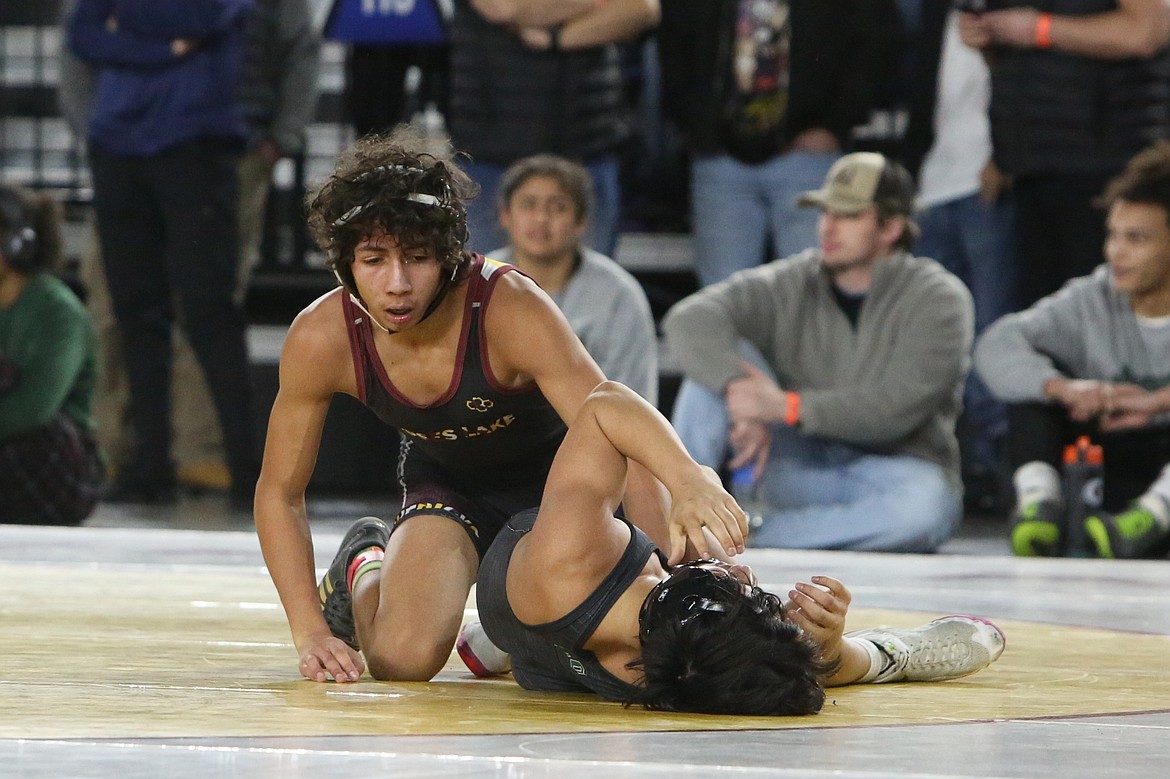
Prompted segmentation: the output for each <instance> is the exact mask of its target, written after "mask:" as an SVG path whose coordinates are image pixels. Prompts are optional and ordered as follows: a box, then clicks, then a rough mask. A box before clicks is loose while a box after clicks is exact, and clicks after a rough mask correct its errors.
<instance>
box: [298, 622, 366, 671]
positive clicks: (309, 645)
mask: <svg viewBox="0 0 1170 779" xmlns="http://www.w3.org/2000/svg"><path fill="white" fill-rule="evenodd" d="M299 651H300V653H301V675H302V676H304V677H305V678H306V679H309V680H310V681H314V682H327V681H329V680H330V679H332V680H333V681H335V682H356V681H357V680H358V679H360V678H361V676H362V674H363V673H365V670H366V663H365V661H364V660H362V656H361V655H360V654H358V653H357V652H355V651H353V650H352V649H350V648H349V646H347V645H346V643H345V642H344V641H342V640H341V639H340V638H337V637H336V636H333V635H332V634H329V633H326V634H325V635H317V636H313V637H311V638H310V639H309V640H308V641H307V642H306V643H305V645H304V646H303V647H300V648H299Z"/></svg>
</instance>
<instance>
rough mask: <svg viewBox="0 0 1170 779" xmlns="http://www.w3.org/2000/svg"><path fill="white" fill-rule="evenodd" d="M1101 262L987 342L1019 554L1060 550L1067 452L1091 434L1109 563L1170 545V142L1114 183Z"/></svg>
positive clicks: (990, 333) (1100, 545)
mask: <svg viewBox="0 0 1170 779" xmlns="http://www.w3.org/2000/svg"><path fill="white" fill-rule="evenodd" d="M1103 201H1104V203H1105V204H1107V206H1108V215H1107V220H1106V221H1107V238H1106V240H1105V260H1106V263H1105V265H1102V266H1100V267H1098V268H1097V269H1096V270H1094V271H1093V272H1092V273H1091V274H1090V275H1088V276H1083V277H1080V278H1076V279H1073V280H1071V281H1069V282H1068V283H1067V284H1065V286H1064V287H1063V288H1062V289H1061V290H1060V291H1058V292H1056V293H1055V294H1053V295H1050V296H1048V297H1046V298H1043V299H1041V300H1040V301H1038V302H1037V303H1036V304H1034V305H1033V306H1032V307H1031V308H1029V309H1027V310H1025V311H1021V312H1019V313H1016V314H1009V315H1008V316H1005V317H1003V318H1002V319H1000V320H998V321H997V322H996V323H995V324H993V325H992V326H991V327H990V328H988V330H987V331H986V332H985V333H984V334H983V336H981V337H980V339H979V342H978V344H977V345H976V350H975V366H976V370H977V371H978V372H979V375H980V376H981V377H982V378H983V380H984V382H986V383H987V386H988V388H989V389H990V390H991V391H992V393H994V394H995V396H996V397H997V398H999V399H1000V400H1002V401H1003V402H1005V403H1008V404H1010V405H1009V410H1008V436H1009V451H1010V455H1011V458H1012V460H1013V465H1014V466H1016V471H1015V475H1014V477H1013V481H1014V484H1015V488H1016V501H1017V505H1016V509H1015V512H1014V515H1013V527H1012V547H1013V549H1014V551H1015V552H1016V554H1020V555H1054V554H1058V553H1059V552H1060V550H1061V547H1062V546H1063V543H1062V542H1063V540H1064V538H1063V537H1064V536H1065V535H1066V534H1071V531H1072V530H1079V528H1069V527H1067V526H1066V525H1067V522H1068V517H1067V515H1066V506H1065V499H1064V497H1063V496H1062V494H1061V492H1062V490H1061V484H1060V475H1059V473H1058V472H1057V470H1056V464H1057V463H1058V457H1059V456H1060V453H1061V450H1062V449H1063V447H1064V446H1065V445H1066V444H1069V443H1072V442H1073V440H1075V438H1077V437H1078V436H1081V435H1089V436H1091V437H1092V439H1093V440H1094V441H1095V442H1097V443H1099V444H1101V446H1102V448H1103V451H1104V495H1103V510H1102V511H1096V512H1091V513H1090V516H1088V517H1087V518H1086V519H1085V520H1084V531H1085V534H1086V536H1087V537H1088V538H1089V540H1090V541H1091V542H1092V545H1093V546H1094V547H1095V549H1096V552H1097V554H1098V555H1100V556H1102V557H1156V556H1161V555H1164V554H1166V552H1167V551H1168V550H1170V468H1167V467H1166V464H1167V463H1168V462H1170V141H1158V142H1157V143H1156V144H1154V145H1153V146H1151V147H1149V148H1147V149H1146V150H1145V151H1143V152H1141V153H1139V154H1137V155H1136V156H1135V157H1134V158H1133V159H1132V160H1130V162H1129V164H1128V165H1127V166H1126V168H1125V170H1124V171H1123V172H1122V173H1121V174H1120V175H1119V176H1117V177H1116V178H1114V179H1113V180H1112V181H1111V182H1110V183H1109V186H1108V187H1107V188H1106V191H1105V194H1104V197H1103Z"/></svg>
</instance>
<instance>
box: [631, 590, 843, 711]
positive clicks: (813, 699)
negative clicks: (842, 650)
mask: <svg viewBox="0 0 1170 779" xmlns="http://www.w3.org/2000/svg"><path fill="white" fill-rule="evenodd" d="M719 597H720V600H721V601H722V602H723V604H724V609H723V610H721V611H708V612H704V613H700V614H698V615H697V616H695V617H692V618H690V619H686V620H678V619H672V618H669V617H668V616H667V617H665V618H663V619H660V620H658V621H657V622H656V623H655V624H654V625H653V626H650V629H646V628H647V626H643V628H644V636H643V638H642V656H641V657H640V658H638V659H637V660H635V661H633V662H632V663H630V664H629V667H630V668H633V669H639V670H641V671H642V674H643V678H642V683H641V684H640V685H638V687H637V691H636V692H634V693H633V694H632V695H631V698H630V699H629V700H628V701H626V705H627V706H629V705H641V706H644V707H645V708H647V709H653V710H659V711H690V712H699V713H703V714H748V715H798V714H816V713H817V712H818V711H820V710H821V707H822V706H823V705H824V702H825V690H824V686H823V685H822V683H821V679H822V678H823V677H825V676H827V675H828V674H830V673H832V672H833V671H834V670H835V668H836V665H837V663H826V662H824V661H823V660H822V658H821V652H820V646H819V645H818V644H817V643H816V642H814V641H812V640H811V639H809V638H807V637H806V636H805V635H804V634H803V633H802V632H801V630H800V628H798V627H797V626H796V625H793V624H792V623H790V622H786V621H785V620H784V618H783V605H782V604H781V602H780V598H779V597H778V596H776V595H774V594H772V593H770V592H765V591H764V590H761V589H760V588H759V587H753V588H752V589H751V592H750V594H749V593H744V592H737V593H734V594H731V593H726V594H721V595H720V596H719Z"/></svg>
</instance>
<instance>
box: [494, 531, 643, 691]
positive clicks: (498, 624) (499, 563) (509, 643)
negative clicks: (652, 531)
mask: <svg viewBox="0 0 1170 779" xmlns="http://www.w3.org/2000/svg"><path fill="white" fill-rule="evenodd" d="M535 521H536V509H530V510H528V511H524V512H521V513H520V514H518V515H516V516H515V517H513V518H512V519H511V520H510V521H509V522H508V524H507V525H506V526H505V527H504V529H503V530H502V531H500V534H499V536H498V537H497V538H496V541H495V543H494V544H492V548H491V550H490V551H489V552H488V554H487V556H486V557H484V558H483V562H482V563H481V564H480V566H479V575H478V577H477V579H476V588H475V601H476V607H477V608H478V610H479V620H480V623H481V624H482V625H483V629H484V632H485V633H486V634H487V637H488V638H489V639H491V642H492V643H493V644H495V645H496V646H498V647H499V648H500V649H502V650H504V651H505V652H507V653H509V654H510V655H512V675H513V676H514V677H515V678H516V682H517V683H518V684H519V685H520V686H521V687H523V688H524V689H526V690H544V691H551V692H594V693H596V694H597V695H600V696H601V697H602V698H604V699H606V700H615V701H624V700H627V699H628V698H629V693H630V691H631V690H632V685H630V684H628V683H626V682H624V681H622V680H621V679H618V678H617V677H616V676H614V675H613V674H611V673H610V672H609V671H607V670H606V669H605V667H604V666H603V665H602V664H601V663H600V662H598V660H597V657H596V656H595V655H594V654H593V653H592V652H590V651H589V650H587V649H583V648H582V647H583V646H584V645H585V643H586V642H587V641H588V640H589V638H590V637H591V636H592V635H593V632H594V631H595V630H597V626H598V625H600V624H601V621H602V620H603V619H605V615H606V614H608V613H609V610H610V609H611V608H613V604H614V603H616V602H617V600H618V598H620V597H621V596H622V593H624V592H625V591H626V590H627V589H629V586H630V583H631V582H633V581H634V579H636V578H638V575H639V574H640V573H641V572H642V569H643V568H644V567H645V565H646V561H647V560H649V559H650V555H652V554H657V555H658V558H659V560H661V561H662V564H663V565H664V566H665V565H666V558H665V557H664V556H663V555H662V552H660V551H659V550H658V547H656V546H655V545H654V542H653V541H651V540H650V539H649V537H647V536H646V534H645V533H643V532H642V531H641V530H639V529H638V528H636V527H634V526H633V525H631V524H630V523H629V522H626V520H622V521H623V522H626V525H627V526H629V528H630V543H629V544H627V545H626V549H625V551H624V552H623V553H622V556H621V558H620V559H619V560H618V562H617V564H616V565H614V567H613V570H612V571H610V572H609V574H607V575H606V577H605V579H604V580H603V581H602V582H601V584H599V585H598V587H597V589H596V590H594V591H593V593H592V594H590V596H589V597H588V598H586V599H585V601H584V602H583V603H581V604H580V605H579V606H577V607H576V608H575V609H573V610H572V611H570V612H569V613H568V614H566V615H565V616H563V617H561V618H560V619H558V620H555V621H553V622H546V623H544V624H541V625H528V624H525V623H523V622H521V621H520V620H519V619H518V618H517V617H516V614H515V613H514V612H513V611H512V607H511V605H509V603H508V587H507V581H508V565H509V563H510V562H511V560H512V552H513V551H514V550H515V548H516V544H517V543H518V542H519V541H520V539H521V538H523V537H524V534H525V533H527V532H528V531H529V530H531V529H532V525H533V523H534V522H535ZM550 573H551V574H555V572H550Z"/></svg>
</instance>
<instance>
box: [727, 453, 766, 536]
mask: <svg viewBox="0 0 1170 779" xmlns="http://www.w3.org/2000/svg"><path fill="white" fill-rule="evenodd" d="M755 469H756V466H755V464H754V463H752V464H748V465H741V466H740V467H738V468H736V469H735V470H734V471H732V472H731V473H730V474H729V476H730V482H731V485H730V490H729V492H731V497H733V498H735V502H736V503H738V504H739V507H740V508H741V509H743V510H744V513H746V514H747V515H748V525H749V527H759V526H760V525H762V524H763V523H764V510H765V508H766V506H765V503H764V501H763V500H762V499H761V497H760V486H759V485H758V484H757V483H756V482H755V481H754V479H753V478H752V477H753V471H755Z"/></svg>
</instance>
